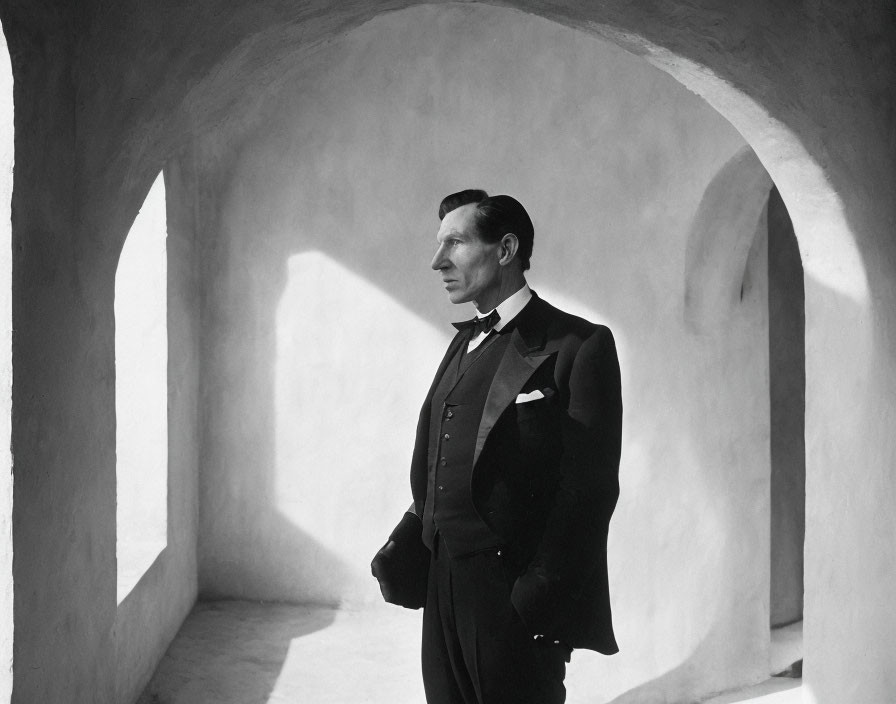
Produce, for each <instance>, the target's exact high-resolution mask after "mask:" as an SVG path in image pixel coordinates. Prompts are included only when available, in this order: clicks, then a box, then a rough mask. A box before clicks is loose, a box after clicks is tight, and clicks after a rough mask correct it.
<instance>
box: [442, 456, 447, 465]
mask: <svg viewBox="0 0 896 704" xmlns="http://www.w3.org/2000/svg"><path fill="white" fill-rule="evenodd" d="M446 464H448V460H447V459H445V458H444V457H443V458H442V466H443V467H444V466H445V465H446Z"/></svg>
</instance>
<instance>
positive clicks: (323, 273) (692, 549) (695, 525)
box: [199, 7, 769, 702]
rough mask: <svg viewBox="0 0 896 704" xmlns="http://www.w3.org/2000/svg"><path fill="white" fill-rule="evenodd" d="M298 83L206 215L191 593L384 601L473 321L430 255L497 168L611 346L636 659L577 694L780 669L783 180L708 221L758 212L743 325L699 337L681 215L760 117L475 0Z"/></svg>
mask: <svg viewBox="0 0 896 704" xmlns="http://www.w3.org/2000/svg"><path fill="white" fill-rule="evenodd" d="M281 92H282V95H281V99H280V103H279V105H278V109H277V110H276V111H275V116H274V118H272V119H271V120H270V121H269V122H267V123H264V124H262V125H261V126H259V128H258V129H257V131H256V132H255V133H254V134H253V136H252V137H251V138H250V139H249V140H247V142H246V143H245V144H244V145H243V146H242V148H241V149H240V151H239V158H238V159H237V160H236V161H235V164H234V165H233V167H232V169H230V174H229V178H228V180H227V181H226V182H225V185H226V188H225V189H224V190H223V195H222V196H221V200H220V202H219V207H218V208H217V209H216V213H217V216H216V217H218V218H219V220H218V221H217V225H216V227H214V228H213V230H211V231H209V232H207V233H205V237H206V239H205V242H204V250H203V257H202V258H203V262H204V264H203V266H204V278H203V284H204V287H205V296H204V300H205V304H204V306H205V307H204V310H203V320H204V324H205V332H204V341H203V359H204V366H203V381H202V387H203V396H202V399H203V406H204V408H205V421H204V438H203V459H202V474H201V480H200V481H201V489H200V554H199V563H200V592H201V594H204V595H206V596H209V597H220V596H233V597H245V598H260V599H266V600H268V599H270V600H275V599H276V600H291V601H314V602H326V603H342V604H344V605H350V606H351V605H359V604H371V603H377V602H378V601H379V598H380V597H379V593H378V590H377V588H376V583H375V582H374V581H373V580H372V579H371V578H370V576H369V572H368V562H369V559H370V557H371V556H372V554H373V552H374V551H375V550H376V549H377V547H378V546H379V545H380V544H381V542H382V541H383V540H384V539H385V537H386V535H387V534H388V531H389V529H390V528H391V527H392V525H393V524H394V523H395V522H396V521H397V520H398V518H399V517H400V515H401V513H402V512H403V510H404V508H405V507H406V505H407V502H408V500H409V487H408V483H407V473H408V461H409V458H410V452H411V443H412V440H413V433H414V425H415V420H416V414H417V412H418V411H419V406H420V403H421V402H422V399H423V396H424V395H425V392H426V389H427V387H428V384H429V382H430V380H431V377H432V374H433V373H434V370H435V367H436V365H437V363H438V360H439V359H440V357H441V354H442V352H443V351H444V347H445V345H446V344H447V341H448V340H449V339H450V337H451V333H452V331H453V328H451V327H450V325H449V322H450V321H451V320H457V319H461V318H464V317H468V316H469V315H470V313H471V311H470V310H469V309H468V308H462V309H455V308H453V307H452V306H451V305H450V304H449V303H448V302H447V300H446V299H445V297H444V295H443V292H442V291H441V287H440V285H439V283H438V277H437V275H436V274H435V273H434V272H432V271H430V270H429V268H428V264H429V261H430V258H431V255H432V252H433V245H434V242H435V231H436V229H437V224H438V221H437V217H436V209H437V205H438V201H439V199H440V198H441V197H442V196H443V195H445V194H447V193H450V192H453V191H455V190H458V189H460V188H464V187H471V186H478V187H483V188H486V189H487V190H489V191H490V192H507V193H511V194H513V195H515V196H516V197H518V198H519V199H520V200H521V201H522V202H523V203H524V204H526V205H527V207H528V208H529V210H530V212H531V214H532V216H533V220H534V222H535V226H536V243H535V253H534V257H533V268H532V271H531V276H530V281H531V283H532V285H533V287H534V288H535V289H536V290H537V291H539V293H540V294H541V295H543V296H544V297H545V298H546V299H548V300H550V301H552V302H554V303H556V304H558V305H560V306H561V307H565V308H566V309H568V310H570V311H572V312H575V313H579V314H582V315H585V316H586V317H588V318H590V319H592V320H596V321H600V322H604V323H607V324H609V325H610V326H611V327H612V328H613V329H614V331H615V333H616V336H617V343H618V346H619V350H620V359H621V363H622V370H623V394H624V400H625V407H626V412H625V434H624V440H623V462H622V468H621V483H622V495H621V498H620V503H619V508H618V509H617V514H616V517H615V518H614V521H613V524H612V528H611V537H610V563H611V588H612V593H613V605H614V612H615V615H616V623H617V629H618V636H619V639H620V646H621V648H622V653H621V654H620V655H619V656H616V657H614V658H613V659H611V660H608V659H605V658H600V657H598V656H596V655H594V656H591V655H589V654H581V655H577V659H576V665H575V668H574V669H573V670H572V671H571V674H570V687H571V688H578V689H579V691H593V692H594V701H609V700H610V699H612V698H613V697H616V696H617V695H619V696H622V695H623V694H624V693H625V692H628V694H627V695H624V696H622V698H621V699H620V700H619V701H645V700H650V701H670V702H671V701H680V700H683V699H685V698H688V697H692V696H695V695H696V694H699V693H706V692H709V691H714V690H718V689H722V688H724V687H726V686H731V685H732V684H734V683H738V682H743V681H748V680H756V679H760V678H762V677H764V676H765V675H766V671H765V667H766V659H765V648H766V644H767V638H768V560H769V557H768V510H769V504H768V502H769V498H768V472H769V457H768V439H769V438H768V432H769V431H768V356H767V355H768V351H767V309H766V280H765V254H764V253H765V249H764V242H765V239H764V238H765V229H764V214H763V212H762V203H763V202H764V198H763V199H761V200H759V205H758V207H754V211H753V212H754V215H753V219H752V221H751V222H746V221H744V222H740V221H739V220H737V219H736V218H734V211H730V212H728V213H727V220H726V216H725V215H724V214H723V215H722V216H720V218H717V219H718V220H720V222H718V223H717V226H718V227H719V228H725V227H726V226H728V227H738V228H741V229H743V228H747V230H746V233H745V235H744V233H739V237H737V238H735V239H738V238H739V239H740V240H744V241H745V242H746V244H747V247H746V249H745V250H744V251H743V252H742V254H741V255H739V256H740V257H741V258H740V267H739V269H738V267H736V266H735V267H733V269H734V272H735V273H734V276H735V277H736V280H735V281H733V282H731V286H730V287H729V288H730V289H732V290H735V291H737V292H740V291H741V289H742V291H743V292H742V295H739V296H738V297H737V298H736V304H731V303H730V302H727V301H726V305H728V306H729V309H730V315H728V316H727V317H724V318H723V319H721V320H719V319H714V320H712V321H710V322H709V323H708V324H707V325H705V326H704V327H703V328H702V329H701V330H700V331H699V332H692V331H690V330H689V329H688V328H687V327H686V325H685V311H684V298H685V296H684V292H685V270H686V264H685V259H686V250H687V245H688V239H689V235H690V232H691V228H692V225H693V222H694V220H695V217H696V214H697V211H698V208H699V206H700V204H701V201H702V200H703V198H704V194H705V191H706V189H707V187H708V186H709V184H710V183H711V182H712V181H713V179H714V178H715V177H716V176H717V174H718V173H719V172H720V170H722V168H723V166H724V165H725V164H726V162H728V161H729V159H730V158H731V157H732V156H733V155H735V154H736V153H737V152H738V151H739V150H741V149H742V148H743V146H744V142H743V139H742V138H741V137H740V135H739V134H738V133H737V132H736V131H735V130H733V129H732V127H731V126H730V125H729V124H727V123H726V122H725V121H724V120H723V119H721V118H720V117H719V116H718V114H716V113H715V112H714V111H713V110H712V109H710V108H709V107H708V106H707V105H706V104H705V103H703V102H702V101H701V100H699V99H697V98H696V97H695V96H693V95H692V94H690V93H688V92H687V91H686V90H684V89H683V88H681V87H680V86H679V85H678V84H676V83H675V82H674V81H672V80H670V79H669V78H668V77H667V76H665V75H664V74H662V73H660V72H658V71H656V70H654V69H652V68H651V67H649V66H648V65H646V64H645V63H643V62H641V61H639V60H637V59H636V58H634V57H632V56H630V55H628V54H626V53H624V52H622V51H621V50H619V49H617V48H615V47H613V46H611V45H608V44H606V43H604V42H601V41H599V40H596V39H594V38H591V37H588V36H586V35H584V34H581V33H577V32H574V31H571V30H569V29H565V28H563V27H560V26H558V25H555V24H551V23H548V22H546V21H544V20H540V19H535V18H532V17H529V16H525V15H521V14H519V13H515V12H511V11H506V10H498V9H493V8H484V7H464V8H460V7H450V8H418V9H415V10H410V11H406V12H402V13H397V14H393V15H387V16H383V17H380V18H378V19H376V20H374V21H372V22H371V23H369V24H368V25H365V26H364V27H362V28H360V29H358V30H356V31H354V32H352V33H351V34H350V35H348V36H347V37H345V38H344V39H341V40H340V41H338V42H334V43H333V44H332V45H329V46H327V47H326V48H324V49H321V50H320V51H319V52H317V53H315V54H314V55H312V56H310V57H308V58H307V59H306V60H305V62H304V63H303V65H302V67H301V70H299V71H298V72H297V74H296V75H295V76H294V78H293V79H292V80H291V81H289V82H288V83H286V84H284V85H283V87H282V88H281ZM209 168H210V169H211V170H214V169H215V168H216V167H215V166H210V167H209ZM216 173H218V174H220V170H218V171H216ZM751 207H752V206H751ZM719 234H720V236H722V235H727V234H728V233H723V232H720V233H719ZM750 243H752V246H751V244H750ZM716 256H719V255H716ZM722 256H724V255H722ZM722 264H724V265H726V266H727V261H720V265H722ZM710 288H711V287H710ZM717 307H718V306H717ZM633 688H634V689H633Z"/></svg>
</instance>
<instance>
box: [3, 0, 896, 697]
mask: <svg viewBox="0 0 896 704" xmlns="http://www.w3.org/2000/svg"><path fill="white" fill-rule="evenodd" d="M409 4H411V3H406V2H392V1H391V0H390V1H383V2H367V1H364V2H361V1H360V0H358V1H357V2H346V3H340V4H339V5H338V7H333V6H332V5H331V4H330V3H325V2H323V1H322V0H311V1H309V2H304V3H283V2H279V1H277V0H260V1H259V2H255V3H245V2H242V0H197V2H191V3H177V4H165V5H164V6H163V7H160V6H159V5H157V4H156V3H145V2H139V0H123V1H122V2H118V3H114V4H109V3H102V2H98V1H94V0H85V2H82V3H77V4H74V3H66V2H62V1H61V0H60V1H57V0H3V2H2V3H0V19H2V22H3V29H4V33H5V34H6V36H7V39H8V42H9V47H10V54H11V58H12V65H13V71H14V76H15V88H14V99H15V111H16V112H15V132H16V133H15V139H16V144H15V163H16V171H15V190H14V193H13V211H12V229H13V300H12V307H13V321H14V326H13V327H14V330H15V333H14V337H13V369H14V379H13V413H12V446H13V452H14V457H15V463H14V477H15V486H14V508H13V541H14V548H15V556H14V565H13V570H14V576H15V584H16V589H15V629H16V631H15V639H16V642H15V664H14V669H15V687H14V694H13V700H14V701H17V702H29V703H30V702H35V701H41V702H53V703H55V702H60V703H61V702H113V701H118V697H119V693H118V686H119V684H120V681H122V680H124V679H126V678H127V677H128V676H129V675H126V674H120V673H119V670H118V669H117V666H116V660H115V658H114V657H113V656H112V654H111V653H112V648H113V645H112V643H113V642H114V640H115V638H114V637H113V636H114V634H115V621H116V618H115V607H114V601H115V566H114V558H113V556H114V546H115V527H114V513H115V512H114V497H115V492H114V471H115V459H114V446H115V443H114V415H113V409H114V387H113V381H114V380H113V374H112V370H113V368H114V358H113V340H114V335H113V330H112V325H113V318H112V291H113V286H112V284H113V281H114V271H115V259H116V256H117V252H118V250H119V249H120V246H121V242H122V241H123V239H124V237H125V236H126V235H127V231H128V227H129V225H130V223H131V222H132V221H133V218H134V216H135V214H136V212H137V209H138V208H139V206H140V203H141V202H142V200H143V197H144V196H145V194H146V192H147V190H148V188H149V186H150V184H151V182H152V179H153V178H154V177H155V176H156V174H157V173H158V171H159V169H160V168H161V167H162V166H163V165H164V164H165V163H166V162H167V161H168V160H169V159H170V158H172V157H173V156H174V155H176V154H179V153H181V152H182V151H183V150H184V148H185V147H187V146H188V144H189V143H190V142H191V141H192V140H193V138H194V136H195V135H197V134H203V133H205V132H207V131H209V130H213V129H214V130H222V131H224V130H231V131H232V133H233V134H234V142H232V144H234V145H235V144H237V143H238V142H239V141H240V139H239V138H238V136H239V132H240V131H241V130H243V129H244V128H245V127H247V126H250V125H251V124H253V123H254V124H259V123H260V121H261V120H262V118H264V115H263V114H262V113H263V111H262V110H261V109H260V108H257V107H256V106H257V105H258V98H259V96H261V95H265V94H268V93H269V92H270V91H272V90H277V89H279V86H278V82H281V81H286V80H288V79H289V77H290V75H291V73H292V72H291V70H290V69H291V68H293V67H295V66H296V65H297V64H300V63H301V62H302V61H304V59H305V57H306V56H307V55H308V54H309V53H313V51H314V49H315V47H317V46H319V45H321V44H324V43H326V42H328V41H329V40H331V39H332V38H333V37H335V36H339V35H340V34H342V33H344V32H345V31H347V30H348V29H351V28H352V27H356V26H358V25H359V24H361V23H363V22H364V21H366V20H368V19H370V18H372V17H374V16H376V15H377V14H378V13H380V12H383V11H386V10H393V9H397V8H399V7H403V6H406V5H409ZM512 5H513V6H514V7H517V8H519V9H522V10H525V11H529V12H532V13H534V14H541V15H544V16H546V17H548V18H550V19H554V20H556V21H558V22H560V23H562V24H566V25H569V26H571V27H575V28H579V29H582V30H583V31H585V32H587V33H593V34H601V35H603V36H605V37H608V38H610V39H612V40H614V41H616V42H618V43H620V44H621V45H623V46H624V47H625V48H627V49H629V50H630V51H632V52H633V53H636V54H638V55H640V56H642V57H644V58H645V59H646V60H648V61H649V62H651V63H653V64H654V65H656V66H658V67H660V68H661V69H662V70H664V71H666V72H667V73H669V74H671V75H672V76H674V77H675V78H677V79H678V80H680V81H681V82H682V83H684V84H685V85H686V86H687V87H689V88H690V89H691V90H693V91H695V92H697V93H698V94H700V95H701V96H703V97H704V98H705V99H706V100H707V101H708V102H709V103H710V104H711V105H712V106H713V107H715V108H716V109H717V110H718V111H719V112H720V113H722V115H723V116H725V117H726V118H727V119H728V120H729V121H730V122H731V123H732V124H733V125H734V126H735V127H736V128H737V130H738V131H740V132H741V134H742V135H743V136H744V137H745V139H746V140H747V141H748V142H749V143H750V145H751V146H752V147H753V149H754V151H755V152H756V154H757V155H758V157H759V158H760V160H761V161H762V163H763V165H764V166H765V167H766V169H767V170H768V172H769V173H770V175H771V176H772V178H773V179H774V181H775V183H776V184H777V185H778V187H779V189H780V192H781V195H782V197H783V199H784V201H785V203H786V204H787V207H788V210H789V212H790V215H791V217H792V220H793V224H794V229H795V232H796V235H797V238H798V240H799V243H800V250H801V255H802V259H803V263H804V267H805V274H806V389H807V391H806V463H807V481H806V484H807V486H806V503H807V515H806V552H805V559H806V594H805V596H806V602H805V616H806V620H805V641H806V642H805V654H806V658H805V668H804V673H805V684H804V692H805V697H806V700H807V701H811V702H817V703H823V704H841V703H842V702H849V701H860V702H871V703H876V702H888V701H889V700H890V699H891V695H892V692H893V691H894V690H896V681H894V673H893V670H892V668H891V667H890V665H891V662H890V661H891V655H892V653H893V652H894V650H896V641H894V638H896V635H894V634H896V606H894V604H893V600H892V592H893V588H894V575H896V551H894V549H893V543H892V536H893V534H894V532H896V511H894V510H893V509H894V506H893V503H894V500H893V496H894V482H896V477H894V475H893V472H892V466H893V457H894V455H896V439H894V435H893V433H892V427H893V424H894V421H896V401H894V399H896V360H894V353H893V350H894V349H896V342H894V340H896V288H894V283H896V244H894V241H893V238H892V233H893V231H894V227H896V203H894V201H893V199H892V197H891V194H892V193H893V192H894V190H896V183H894V182H896V143H894V142H896V131H894V129H893V125H894V124H896V118H894V107H896V106H894V99H893V92H892V86H893V84H894V81H896V75H894V74H896V68H894V67H896V61H894V60H893V47H894V46H896V27H894V18H893V12H892V3H891V2H889V1H888V0H879V1H876V2H867V3H863V4H862V5H861V7H858V6H856V5H855V4H853V3H843V4H833V3H805V4H799V5H792V4H786V5H785V4H781V3H776V2H774V1H773V0H755V1H754V2H750V3H743V4H739V5H737V6H736V7H734V6H732V4H731V3H729V2H726V1H725V0H676V1H675V2H668V3H663V4H662V5H657V4H656V3H631V2H628V1H627V0H607V2H602V3H588V2H580V1H575V0H560V2H551V3H542V2H538V1H530V0H520V1H519V2H515V3H512ZM415 29H416V28H415ZM546 89H549V86H548V88H546ZM223 162H224V155H222V156H221V163H219V164H218V166H219V167H220V166H222V165H223ZM184 164H185V168H186V167H189V166H190V162H189V161H186V162H184ZM187 170H188V169H187ZM219 176H220V175H219ZM222 180H223V179H219V181H218V182H219V183H220V182H221V181H222ZM203 188H204V186H203V185H202V184H198V185H196V187H195V190H197V191H202V190H203ZM695 197H696V196H695ZM548 215H549V217H550V216H551V215H553V214H552V213H549V214H548ZM610 322H611V323H613V324H616V321H614V320H610ZM617 327H618V325H617ZM633 348H634V346H632V345H629V347H628V349H629V350H631V349H633ZM630 457H631V456H630ZM630 461H631V460H630ZM623 509H624V507H621V510H623ZM189 579H191V577H190V576H189V575H178V576H177V581H178V583H183V582H185V581H187V580H189ZM151 611H152V616H146V617H145V619H144V621H143V625H144V626H145V627H146V628H148V629H151V630H152V632H153V633H156V632H157V633H163V632H165V631H166V629H168V628H169V625H170V624H169V625H164V624H162V623H161V621H160V620H159V618H158V612H156V611H155V610H154V609H153V610H151ZM146 613H147V614H148V613H149V611H147V612H146ZM168 618H170V619H171V620H172V622H173V621H175V620H176V619H175V618H174V617H173V615H169V617H168ZM169 630H170V629H169ZM145 635H146V633H145V632H142V633H141V638H140V639H136V638H130V637H128V638H126V641H127V642H128V643H131V644H132V645H133V644H134V643H136V642H138V641H140V642H143V643H145V646H146V651H145V653H146V654H145V660H144V665H146V664H148V663H150V662H151V661H152V659H153V658H154V657H158V656H159V654H160V653H161V647H162V646H163V644H162V643H161V640H163V639H162V638H160V639H159V641H154V639H153V638H146V637H145ZM133 647H135V648H138V649H139V648H142V647H143V646H142V645H133ZM152 651H154V655H153V652H152ZM855 653H861V657H860V658H854V657H852V655H853V654H855ZM666 664H667V663H664V662H660V663H658V664H657V665H656V666H657V669H658V670H661V669H663V667H664V666H665V665H666ZM651 666H652V665H651ZM685 670H686V668H685ZM621 676H622V677H625V676H626V675H625V673H623V674H622V675H621ZM688 676H689V675H688Z"/></svg>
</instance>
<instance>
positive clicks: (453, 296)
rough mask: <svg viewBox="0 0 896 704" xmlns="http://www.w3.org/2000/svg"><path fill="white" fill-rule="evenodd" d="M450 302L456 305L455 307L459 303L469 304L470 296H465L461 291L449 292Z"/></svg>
mask: <svg viewBox="0 0 896 704" xmlns="http://www.w3.org/2000/svg"><path fill="white" fill-rule="evenodd" d="M448 300H449V301H451V302H452V303H454V304H455V305H457V304H459V303H469V302H470V298H469V296H465V295H464V294H463V293H462V292H461V291H449V292H448Z"/></svg>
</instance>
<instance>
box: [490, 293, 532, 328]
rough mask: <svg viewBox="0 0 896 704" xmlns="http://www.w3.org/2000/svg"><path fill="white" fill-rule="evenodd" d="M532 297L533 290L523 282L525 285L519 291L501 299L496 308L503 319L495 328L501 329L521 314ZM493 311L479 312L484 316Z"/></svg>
mask: <svg viewBox="0 0 896 704" xmlns="http://www.w3.org/2000/svg"><path fill="white" fill-rule="evenodd" d="M530 298H532V291H530V290H529V284H523V287H522V288H521V289H520V290H519V291H517V292H516V293H514V294H513V295H511V296H508V297H507V298H505V299H504V300H503V301H501V302H500V303H499V304H498V307H497V308H496V309H494V310H497V311H498V315H499V316H501V319H500V320H499V321H498V323H497V324H496V325H495V328H494V329H495V330H501V328H503V327H504V326H505V325H507V323H509V322H510V321H511V320H513V319H514V318H515V317H516V316H517V315H519V312H520V311H521V310H522V309H523V308H525V307H526V304H527V303H528V302H529V299H530ZM491 312H492V311H490V310H489V311H485V312H483V313H479V317H480V318H484V317H485V316H487V315H488V314H489V313H491Z"/></svg>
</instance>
